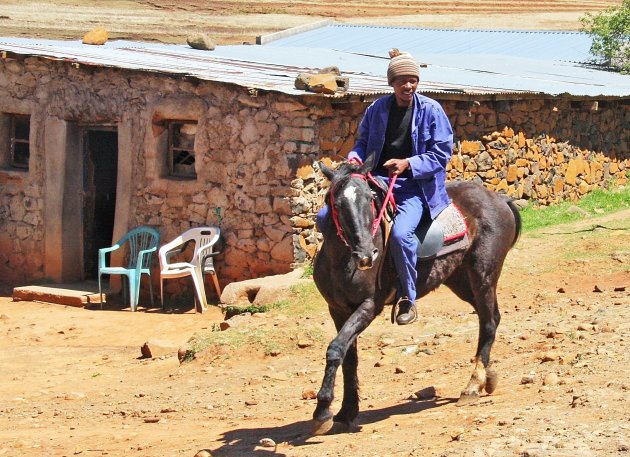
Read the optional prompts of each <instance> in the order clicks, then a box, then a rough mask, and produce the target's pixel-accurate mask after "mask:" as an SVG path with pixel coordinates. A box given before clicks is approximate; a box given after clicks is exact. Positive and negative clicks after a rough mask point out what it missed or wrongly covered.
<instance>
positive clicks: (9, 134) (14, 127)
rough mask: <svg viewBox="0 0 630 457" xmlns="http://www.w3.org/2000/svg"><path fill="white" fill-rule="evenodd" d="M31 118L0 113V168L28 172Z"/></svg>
mask: <svg viewBox="0 0 630 457" xmlns="http://www.w3.org/2000/svg"><path fill="white" fill-rule="evenodd" d="M30 129H31V117H30V116H28V115H24V114H11V113H0V168H3V169H5V170H6V169H20V170H28V159H29V156H30V146H29V132H30Z"/></svg>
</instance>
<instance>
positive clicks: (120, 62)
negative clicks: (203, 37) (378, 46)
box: [0, 38, 496, 97]
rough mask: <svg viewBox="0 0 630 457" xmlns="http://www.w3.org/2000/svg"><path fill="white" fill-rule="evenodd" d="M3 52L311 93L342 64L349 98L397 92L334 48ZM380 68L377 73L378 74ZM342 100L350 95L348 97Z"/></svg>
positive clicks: (448, 88)
mask: <svg viewBox="0 0 630 457" xmlns="http://www.w3.org/2000/svg"><path fill="white" fill-rule="evenodd" d="M0 51H6V52H12V53H15V54H21V55H31V56H42V57H48V58H51V59H60V60H68V61H72V62H77V63H81V64H88V65H97V66H107V67H115V68H125V69H131V70H141V71H154V72H160V73H166V74H175V75H183V76H184V75H185V76H192V77H195V78H199V79H202V80H209V81H219V82H226V83H233V84H237V85H240V86H243V87H248V88H257V89H266V90H273V91H278V92H284V93H288V94H301V95H303V94H305V92H304V91H303V90H298V89H295V87H294V82H295V78H296V77H297V75H298V74H300V73H305V72H314V71H316V70H318V69H320V68H324V67H328V66H331V65H336V66H338V67H339V68H342V69H343V75H344V76H348V77H349V78H351V82H350V88H349V90H348V92H347V93H348V94H360V95H367V94H382V93H388V92H391V88H390V87H389V86H388V85H387V82H386V80H385V79H384V78H383V77H382V76H380V75H381V74H384V73H382V72H381V71H380V70H382V69H383V68H384V69H385V71H386V69H387V67H386V65H387V62H386V60H384V59H381V58H374V57H360V56H353V55H352V54H347V53H341V52H338V51H331V50H329V49H302V48H300V49H295V48H274V47H266V46H219V47H217V48H216V49H215V50H214V51H199V50H195V49H192V48H190V47H189V46H185V45H165V44H153V43H141V42H131V41H124V40H120V41H108V42H107V43H106V44H105V45H103V46H93V45H85V44H82V43H81V42H80V41H60V40H43V39H26V38H0ZM374 68H378V69H379V71H377V72H376V73H374V72H373V71H372V70H373V69H374ZM423 89H424V90H426V91H427V92H461V93H495V92H496V89H495V88H487V87H483V86H479V87H475V86H472V85H470V84H452V83H448V82H442V81H434V82H431V81H425V82H424V83H423ZM337 96H339V97H342V96H344V94H343V93H340V94H338V95H337Z"/></svg>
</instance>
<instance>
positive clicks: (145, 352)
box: [140, 339, 179, 359]
mask: <svg viewBox="0 0 630 457" xmlns="http://www.w3.org/2000/svg"><path fill="white" fill-rule="evenodd" d="M178 349H179V348H178V346H177V345H176V344H174V343H171V342H170V341H164V340H158V339H152V340H149V341H147V342H146V343H144V344H143V345H142V346H141V347H140V352H141V353H142V357H144V358H147V359H150V358H153V357H160V356H163V355H171V354H175V353H177V352H178Z"/></svg>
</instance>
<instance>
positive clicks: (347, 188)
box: [320, 160, 379, 270]
mask: <svg viewBox="0 0 630 457" xmlns="http://www.w3.org/2000/svg"><path fill="white" fill-rule="evenodd" d="M320 168H321V170H322V172H323V173H324V175H325V176H326V177H327V178H328V179H329V180H330V188H329V190H328V194H327V196H326V198H327V201H328V204H329V206H330V211H331V215H332V219H333V222H334V224H335V227H336V229H337V236H338V237H339V238H340V239H341V240H342V241H343V242H344V243H345V244H346V245H347V246H348V247H349V248H350V251H351V253H352V258H353V259H354V260H355V261H356V266H357V268H358V269H359V270H368V269H370V268H372V267H373V266H374V261H375V260H376V259H377V257H378V254H379V250H378V248H377V247H376V245H375V244H374V237H373V234H372V226H373V223H374V218H375V216H376V209H375V204H374V193H373V192H372V189H371V188H370V186H369V184H368V180H367V173H368V172H369V171H370V170H371V169H372V161H371V160H368V161H366V163H364V164H362V165H356V164H352V163H349V162H344V163H343V164H341V165H340V166H339V168H337V169H336V170H333V169H331V168H329V167H327V166H326V165H324V164H323V163H320Z"/></svg>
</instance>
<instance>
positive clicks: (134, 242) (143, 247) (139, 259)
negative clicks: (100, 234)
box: [98, 227, 160, 311]
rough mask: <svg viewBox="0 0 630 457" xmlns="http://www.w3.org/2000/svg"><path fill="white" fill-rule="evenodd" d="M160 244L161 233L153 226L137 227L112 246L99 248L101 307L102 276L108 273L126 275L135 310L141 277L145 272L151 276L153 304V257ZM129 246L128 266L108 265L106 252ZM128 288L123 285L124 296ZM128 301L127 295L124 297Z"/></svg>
mask: <svg viewBox="0 0 630 457" xmlns="http://www.w3.org/2000/svg"><path fill="white" fill-rule="evenodd" d="M158 244H160V234H159V232H158V231H157V230H156V229H154V228H152V227H138V228H135V229H133V230H131V231H129V232H127V234H125V236H123V237H122V238H121V239H120V241H118V242H117V243H116V244H115V245H113V246H112V247H110V248H102V249H99V250H98V292H99V294H100V296H101V309H103V289H102V286H101V276H102V275H104V274H106V275H124V276H126V277H127V282H128V283H129V305H130V307H131V311H135V310H136V308H137V307H138V298H139V296H140V279H142V275H143V274H145V275H147V276H149V290H150V291H151V306H153V284H152V283H151V257H152V255H153V253H154V252H155V251H157V247H158ZM125 245H127V246H128V251H129V252H128V256H129V259H128V262H127V267H113V266H107V265H106V263H107V261H106V258H105V254H107V253H109V252H113V251H115V250H117V249H120V248H122V247H124V246H125ZM125 292H126V289H125V288H124V287H123V297H124V295H125ZM124 300H125V301H126V297H124Z"/></svg>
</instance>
